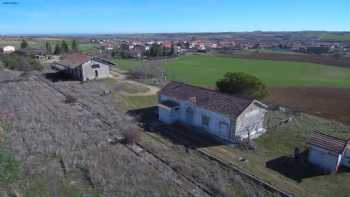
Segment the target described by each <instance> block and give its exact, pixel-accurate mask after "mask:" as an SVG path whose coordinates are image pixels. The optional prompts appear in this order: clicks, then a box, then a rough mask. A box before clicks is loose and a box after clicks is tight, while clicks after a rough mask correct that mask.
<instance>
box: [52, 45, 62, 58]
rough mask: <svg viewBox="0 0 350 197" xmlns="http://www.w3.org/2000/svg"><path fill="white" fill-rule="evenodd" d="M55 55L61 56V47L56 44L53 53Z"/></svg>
mask: <svg viewBox="0 0 350 197" xmlns="http://www.w3.org/2000/svg"><path fill="white" fill-rule="evenodd" d="M53 53H54V54H55V55H59V54H61V48H60V45H58V44H56V46H55V51H54V52H53Z"/></svg>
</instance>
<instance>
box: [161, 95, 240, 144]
mask: <svg viewBox="0 0 350 197" xmlns="http://www.w3.org/2000/svg"><path fill="white" fill-rule="evenodd" d="M166 100H172V99H171V98H169V97H167V96H164V95H161V96H160V101H166ZM173 101H174V100H173ZM175 102H178V101H175ZM178 103H179V104H180V109H179V111H178V113H179V116H178V121H180V122H182V123H183V124H187V125H190V126H195V127H198V128H202V129H203V130H205V131H207V132H209V133H211V134H213V135H216V136H218V137H221V138H224V139H227V140H231V139H232V138H231V137H232V135H231V130H232V129H231V128H232V126H234V125H231V121H230V118H229V116H227V115H224V114H220V113H217V112H212V111H208V110H206V109H203V108H200V107H197V106H195V105H193V104H192V103H191V102H188V101H180V102H178ZM188 107H191V108H192V109H193V112H194V113H193V115H194V116H193V122H192V124H191V123H189V122H188V121H187V120H186V110H187V108H188ZM160 113H162V112H161V111H160ZM163 115H166V114H163ZM202 115H206V116H208V117H209V118H210V121H209V126H208V127H206V126H203V124H202ZM232 122H234V121H232ZM220 123H224V124H227V125H228V132H227V133H226V134H225V133H221V132H220Z"/></svg>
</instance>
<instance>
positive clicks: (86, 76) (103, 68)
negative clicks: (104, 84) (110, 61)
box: [82, 60, 110, 81]
mask: <svg viewBox="0 0 350 197" xmlns="http://www.w3.org/2000/svg"><path fill="white" fill-rule="evenodd" d="M94 64H98V65H100V68H92V65H94ZM96 70H97V72H98V77H97V78H96V75H95V71H96ZM82 72H83V81H86V80H92V79H105V78H108V77H109V76H110V75H109V66H108V65H106V64H103V63H101V62H98V61H95V60H90V61H88V62H86V63H84V64H83V65H82Z"/></svg>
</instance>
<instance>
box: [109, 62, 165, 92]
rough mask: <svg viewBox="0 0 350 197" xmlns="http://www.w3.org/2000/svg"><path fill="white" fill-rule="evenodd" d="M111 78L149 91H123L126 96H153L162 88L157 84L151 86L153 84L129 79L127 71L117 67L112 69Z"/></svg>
mask: <svg viewBox="0 0 350 197" xmlns="http://www.w3.org/2000/svg"><path fill="white" fill-rule="evenodd" d="M111 78H113V79H116V80H118V81H122V82H127V83H130V84H132V85H135V86H141V87H144V88H147V89H148V91H147V92H136V93H129V92H125V91H122V92H121V94H122V95H125V96H153V95H156V94H157V92H158V91H159V90H160V88H158V87H156V86H151V85H147V84H143V83H140V82H137V81H133V80H129V79H127V76H126V72H125V71H121V70H119V69H117V68H113V69H112V70H111Z"/></svg>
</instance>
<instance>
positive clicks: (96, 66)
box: [91, 64, 100, 68]
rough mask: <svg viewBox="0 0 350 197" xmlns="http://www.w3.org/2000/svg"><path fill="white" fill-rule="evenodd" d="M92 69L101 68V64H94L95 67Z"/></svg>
mask: <svg viewBox="0 0 350 197" xmlns="http://www.w3.org/2000/svg"><path fill="white" fill-rule="evenodd" d="M91 68H100V65H99V64H93V65H92V66H91Z"/></svg>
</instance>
